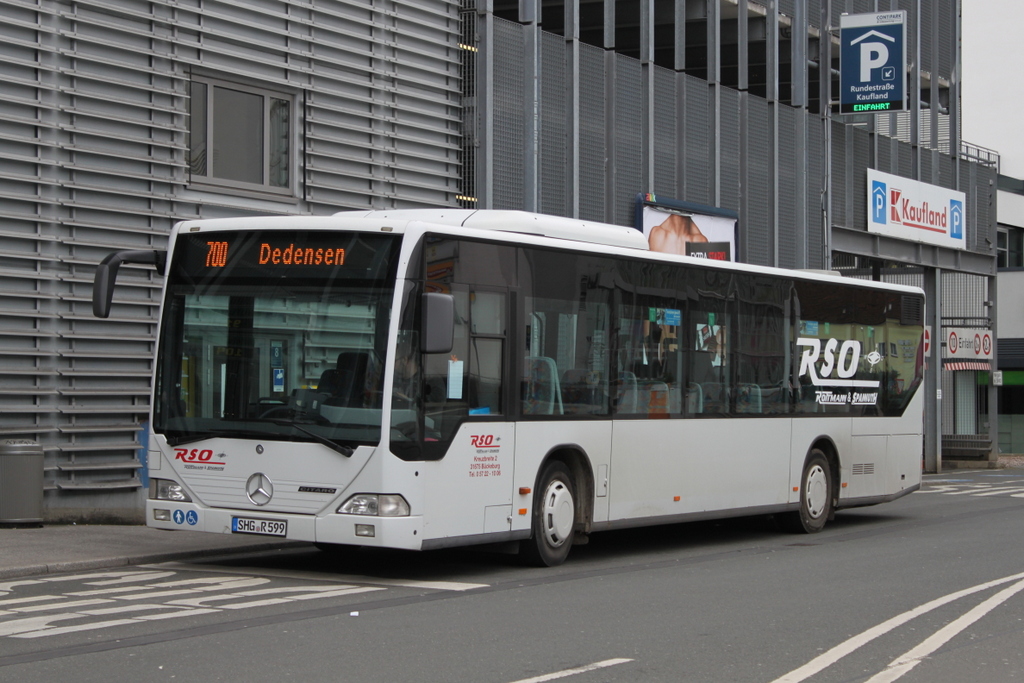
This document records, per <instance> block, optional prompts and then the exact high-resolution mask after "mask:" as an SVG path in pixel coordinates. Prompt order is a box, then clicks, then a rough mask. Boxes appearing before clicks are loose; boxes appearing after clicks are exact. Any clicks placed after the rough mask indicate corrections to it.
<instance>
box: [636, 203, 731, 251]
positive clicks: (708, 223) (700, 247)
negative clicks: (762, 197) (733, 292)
mask: <svg viewBox="0 0 1024 683" xmlns="http://www.w3.org/2000/svg"><path fill="white" fill-rule="evenodd" d="M638 203H639V206H638V212H637V213H638V214H639V222H640V225H639V226H638V227H640V228H641V229H642V230H643V233H644V235H645V236H646V237H647V243H648V245H649V246H650V249H651V251H660V252H662V253H666V254H681V255H683V256H693V257H695V258H703V259H714V260H717V261H735V260H736V220H737V219H736V215H735V214H733V213H731V212H727V211H721V210H719V209H715V208H713V207H701V206H697V205H694V204H688V203H685V202H676V201H672V200H659V199H658V198H656V197H655V196H654V195H650V194H648V195H640V196H639V197H638Z"/></svg>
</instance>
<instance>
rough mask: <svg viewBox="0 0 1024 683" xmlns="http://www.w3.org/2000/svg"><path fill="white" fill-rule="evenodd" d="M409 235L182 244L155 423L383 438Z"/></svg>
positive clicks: (232, 433)
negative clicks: (399, 282) (391, 330)
mask: <svg viewBox="0 0 1024 683" xmlns="http://www.w3.org/2000/svg"><path fill="white" fill-rule="evenodd" d="M398 244H399V240H398V238H397V237H394V236H382V235H372V234H371V235H366V234H361V233H340V232H322V233H305V234H296V233H289V232H285V231H259V232H244V233H236V232H231V233H212V232H211V233H207V234H203V235H183V236H180V237H179V239H178V243H177V244H176V247H175V251H174V254H173V256H172V259H171V267H170V269H169V272H168V284H167V295H166V297H167V298H166V301H165V306H164V317H163V327H162V330H161V340H160V351H159V356H158V360H157V364H158V367H157V391H156V396H155V404H154V430H155V431H156V432H158V433H162V434H164V435H165V436H166V437H167V439H168V442H169V443H171V445H178V444H183V443H187V442H190V441H197V440H200V439H204V438H212V437H218V436H228V437H244V438H254V439H270V440H275V439H276V440H288V441H306V442H317V443H322V444H324V445H326V446H328V447H330V448H333V449H334V450H336V451H338V452H340V453H342V454H344V455H350V454H351V451H352V448H353V447H354V446H357V445H360V444H376V443H378V442H379V441H380V425H381V407H382V380H383V359H384V357H385V350H386V348H387V331H388V321H389V319H390V313H389V309H390V306H391V301H392V294H393V292H394V281H395V274H394V267H395V261H396V260H397V259H396V258H395V256H396V254H397V249H398Z"/></svg>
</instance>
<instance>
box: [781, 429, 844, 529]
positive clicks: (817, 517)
mask: <svg viewBox="0 0 1024 683" xmlns="http://www.w3.org/2000/svg"><path fill="white" fill-rule="evenodd" d="M831 515H832V470H831V469H830V468H829V466H828V459H827V458H825V454H824V453H822V452H821V451H820V450H819V449H817V448H815V449H814V450H813V451H811V455H810V457H809V458H807V462H806V463H805V464H804V472H803V476H801V477H800V509H799V510H798V511H797V512H790V513H787V514H785V515H783V516H782V517H781V518H780V521H781V522H782V527H783V528H784V529H785V530H786V531H791V532H794V533H804V534H813V533H817V532H819V531H821V530H822V529H823V528H825V522H827V521H828V518H829V517H830V516H831Z"/></svg>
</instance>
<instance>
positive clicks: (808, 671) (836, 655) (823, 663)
mask: <svg viewBox="0 0 1024 683" xmlns="http://www.w3.org/2000/svg"><path fill="white" fill-rule="evenodd" d="M1020 579H1024V573H1020V574H1014V575H1013V576H1006V577H1003V578H1001V579H996V580H994V581H989V582H987V583H981V584H978V585H977V586H972V587H970V588H965V589H963V590H961V591H957V592H955V593H950V594H949V595H944V596H942V597H941V598H936V599H935V600H932V601H931V602H926V603H925V604H923V605H919V606H918V607H915V608H914V609H912V610H910V611H908V612H904V613H903V614H897V615H896V616H895V617H893V618H892V619H889V620H887V621H883V622H882V623H881V624H878V625H877V626H873V627H871V628H869V629H868V630H866V631H864V632H863V633H859V634H857V635H855V636H853V637H852V638H848V639H847V640H844V641H843V642H841V643H839V644H838V645H836V646H835V647H834V648H832V649H831V650H829V651H827V652H823V653H822V654H820V655H818V656H817V657H815V658H814V659H812V660H811V661H809V662H807V663H806V664H804V665H803V666H801V667H800V668H798V669H794V670H793V671H790V672H789V673H788V674H785V675H783V676H780V677H779V678H776V679H775V680H774V681H772V683H800V681H803V680H806V679H808V678H810V677H811V676H813V675H814V674H816V673H818V672H819V671H821V670H822V669H825V668H828V667H829V666H832V665H833V664H835V663H836V662H838V661H839V660H840V659H842V658H843V657H845V656H846V655H848V654H850V653H852V652H854V651H856V650H857V649H859V648H861V647H863V646H864V645H867V644H868V643H870V642H871V641H872V640H874V639H875V638H878V637H879V636H883V635H885V634H886V633H888V632H889V631H892V630H893V629H895V628H897V627H899V626H902V625H903V624H905V623H907V622H908V621H910V620H911V619H914V618H916V617H919V616H921V615H922V614H927V613H928V612H931V611H932V610H934V609H938V608H939V607H942V606H943V605H946V604H949V603H951V602H953V601H955V600H959V599H960V598H963V597H966V596H968V595H972V594H974V593H979V592H981V591H983V590H987V589H989V588H993V587H995V586H1001V585H1002V584H1004V583H1010V582H1011V581H1019V580H1020Z"/></svg>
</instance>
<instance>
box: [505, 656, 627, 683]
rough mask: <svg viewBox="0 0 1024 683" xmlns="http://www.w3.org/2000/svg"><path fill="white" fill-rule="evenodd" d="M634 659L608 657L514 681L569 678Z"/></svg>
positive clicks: (527, 682) (541, 682) (530, 682)
mask: <svg viewBox="0 0 1024 683" xmlns="http://www.w3.org/2000/svg"><path fill="white" fill-rule="evenodd" d="M632 661H633V660H632V659H621V658H619V659H606V660H604V661H601V662H594V663H593V664H587V665H585V666H578V667H576V668H575V669H565V670H564V671H556V672H554V673H550V674H544V675H543V676H534V677H533V678H523V679H521V680H518V681H513V683H544V681H554V680H556V679H559V678H567V677H568V676H575V675H576V674H582V673H586V672H588V671H595V670H597V669H604V668H606V667H609V666H615V665H616V664H625V663H626V662H632Z"/></svg>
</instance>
